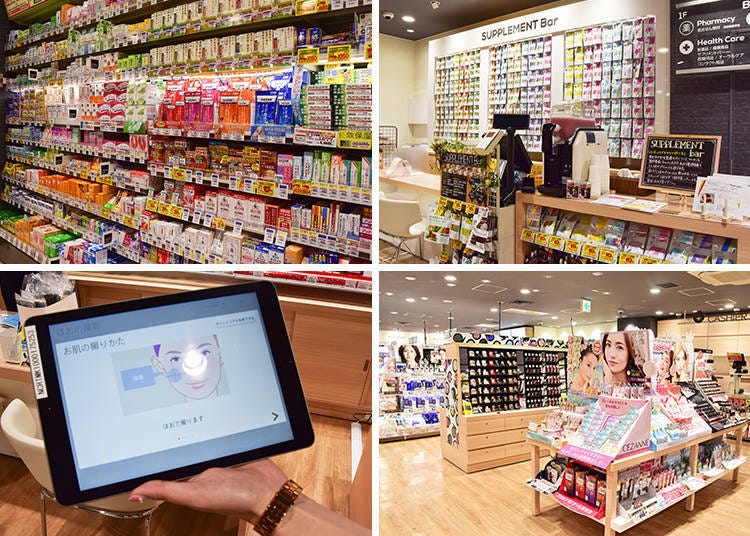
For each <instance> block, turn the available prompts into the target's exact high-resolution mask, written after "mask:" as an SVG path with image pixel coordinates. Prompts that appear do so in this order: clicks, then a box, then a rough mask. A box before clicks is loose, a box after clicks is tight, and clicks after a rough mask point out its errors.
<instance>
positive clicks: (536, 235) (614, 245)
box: [520, 205, 737, 264]
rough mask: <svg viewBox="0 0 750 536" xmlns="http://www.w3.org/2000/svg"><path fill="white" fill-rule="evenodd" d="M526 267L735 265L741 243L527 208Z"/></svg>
mask: <svg viewBox="0 0 750 536" xmlns="http://www.w3.org/2000/svg"><path fill="white" fill-rule="evenodd" d="M520 239H521V241H522V242H526V243H528V244H531V247H529V249H528V253H527V255H526V258H525V259H524V262H526V263H531V264H544V263H555V264H559V263H561V262H570V263H586V262H600V263H608V264H613V263H619V264H658V263H667V264H707V263H712V264H735V263H736V262H737V240H735V239H731V238H724V237H719V236H712V235H709V234H702V233H695V232H692V231H683V230H679V229H670V228H667V227H661V226H656V225H647V224H645V223H637V222H628V221H625V220H618V219H614V218H606V217H602V216H592V215H589V214H583V213H577V212H568V211H563V210H558V209H554V208H546V207H542V206H539V205H527V206H526V221H525V227H524V228H523V229H522V230H521V236H520Z"/></svg>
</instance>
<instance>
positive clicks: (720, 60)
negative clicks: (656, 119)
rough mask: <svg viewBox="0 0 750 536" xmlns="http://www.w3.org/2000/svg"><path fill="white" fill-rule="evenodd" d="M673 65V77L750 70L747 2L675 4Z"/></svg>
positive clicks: (717, 0) (724, 0)
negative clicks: (675, 75) (674, 74)
mask: <svg viewBox="0 0 750 536" xmlns="http://www.w3.org/2000/svg"><path fill="white" fill-rule="evenodd" d="M672 65H673V68H674V71H675V73H676V74H694V73H709V72H714V71H733V70H743V69H750V0H709V1H707V2H695V1H683V2H678V3H677V4H675V8H674V11H673V12H672Z"/></svg>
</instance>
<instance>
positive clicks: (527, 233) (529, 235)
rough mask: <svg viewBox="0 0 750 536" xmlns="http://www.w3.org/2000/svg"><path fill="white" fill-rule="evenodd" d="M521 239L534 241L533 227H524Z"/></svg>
mask: <svg viewBox="0 0 750 536" xmlns="http://www.w3.org/2000/svg"><path fill="white" fill-rule="evenodd" d="M521 240H523V241H524V242H533V241H534V231H532V230H531V229H523V230H522V231H521Z"/></svg>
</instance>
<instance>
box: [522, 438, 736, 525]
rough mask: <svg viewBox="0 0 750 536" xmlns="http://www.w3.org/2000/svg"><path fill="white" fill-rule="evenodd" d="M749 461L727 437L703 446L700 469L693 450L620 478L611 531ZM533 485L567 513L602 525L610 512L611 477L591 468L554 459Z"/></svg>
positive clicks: (625, 472) (699, 454) (642, 465)
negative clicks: (693, 459)
mask: <svg viewBox="0 0 750 536" xmlns="http://www.w3.org/2000/svg"><path fill="white" fill-rule="evenodd" d="M745 461H747V458H746V457H744V456H739V455H738V453H736V452H735V451H734V450H733V449H732V447H731V445H730V444H728V443H727V442H726V441H725V440H724V439H723V438H722V437H718V438H713V439H710V440H708V441H706V442H703V443H700V444H699V445H698V448H697V464H696V470H695V472H693V471H692V470H691V460H690V448H689V447H688V448H684V449H682V450H677V451H676V452H670V453H668V454H666V455H664V456H659V457H656V458H655V459H652V460H648V461H646V462H643V463H640V464H638V465H635V466H633V467H630V468H627V469H624V470H621V471H619V472H618V474H617V484H616V485H617V494H616V497H617V513H616V516H615V517H614V519H613V521H612V528H613V529H614V530H615V531H617V532H622V531H624V530H626V529H629V528H630V527H632V526H634V525H635V524H637V523H640V522H641V521H644V520H645V519H647V518H649V517H651V516H653V515H655V514H657V513H658V512H661V511H663V510H664V509H666V508H669V507H670V506H672V505H674V504H675V503H676V502H678V501H680V500H682V499H684V498H686V497H688V496H689V495H691V494H692V493H695V492H696V491H698V490H699V489H702V488H704V487H706V486H707V485H709V484H711V483H712V482H714V481H715V480H717V479H718V478H721V477H722V476H724V475H726V474H727V473H729V472H731V471H734V470H735V469H736V468H738V467H739V466H740V465H742V464H743V463H745ZM530 485H531V486H532V487H533V488H534V489H536V490H538V491H541V492H542V493H545V494H551V495H552V497H553V498H554V499H555V500H556V501H557V502H559V503H560V504H562V505H563V506H566V507H567V508H571V509H573V510H574V511H577V512H579V513H583V514H584V515H587V516H589V517H591V518H593V519H596V520H598V521H599V522H602V520H603V518H604V515H605V509H606V507H607V506H606V504H605V503H606V501H605V497H606V486H607V479H606V474H605V473H604V472H603V471H601V470H597V469H594V468H592V467H590V466H589V465H586V464H581V463H578V462H577V461H575V460H573V459H571V458H566V457H557V458H553V459H552V460H551V461H550V462H549V463H547V465H546V467H545V468H544V469H543V470H542V471H541V472H540V473H539V474H538V475H537V479H536V480H535V481H532V482H531V483H530Z"/></svg>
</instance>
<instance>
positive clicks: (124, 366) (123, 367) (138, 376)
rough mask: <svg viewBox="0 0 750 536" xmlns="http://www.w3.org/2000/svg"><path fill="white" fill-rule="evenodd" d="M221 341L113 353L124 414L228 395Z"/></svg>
mask: <svg viewBox="0 0 750 536" xmlns="http://www.w3.org/2000/svg"><path fill="white" fill-rule="evenodd" d="M220 340H221V338H220V336H219V335H216V334H214V335H205V336H201V337H186V338H184V339H179V340H171V341H167V342H163V343H157V344H153V345H151V346H144V347H141V348H137V349H133V350H127V351H124V352H117V353H115V354H113V355H112V358H113V359H112V362H113V364H114V368H115V375H116V376H117V383H118V388H119V389H118V390H119V392H120V401H121V405H122V411H123V414H124V415H132V414H134V413H140V412H143V411H150V410H152V409H157V408H162V407H166V406H171V405H174V404H184V403H186V402H187V403H189V402H193V401H198V400H207V399H214V398H217V397H220V396H222V395H225V394H228V393H229V387H228V381H227V378H226V374H225V370H224V360H223V358H222V353H221V342H220Z"/></svg>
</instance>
